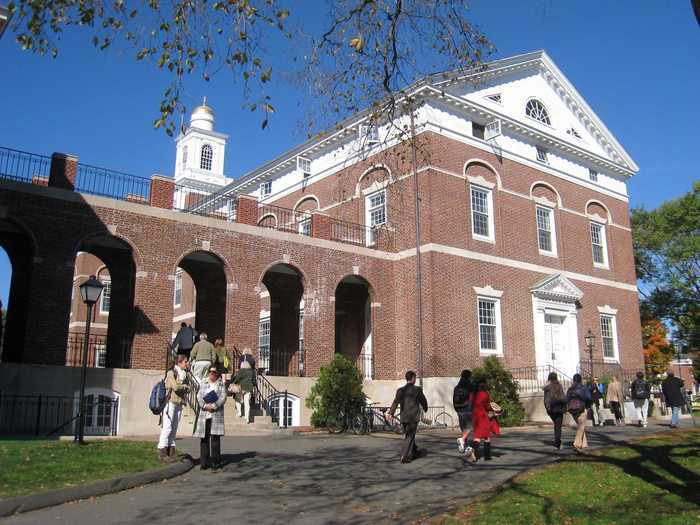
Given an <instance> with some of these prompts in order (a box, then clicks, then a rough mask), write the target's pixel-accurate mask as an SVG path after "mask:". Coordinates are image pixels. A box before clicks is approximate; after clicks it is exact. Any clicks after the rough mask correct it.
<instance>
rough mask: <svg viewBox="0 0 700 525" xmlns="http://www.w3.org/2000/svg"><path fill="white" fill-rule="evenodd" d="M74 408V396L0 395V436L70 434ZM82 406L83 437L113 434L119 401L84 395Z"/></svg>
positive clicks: (76, 404) (114, 432)
mask: <svg viewBox="0 0 700 525" xmlns="http://www.w3.org/2000/svg"><path fill="white" fill-rule="evenodd" d="M78 405H79V398H77V397H66V396H47V395H43V394H38V395H35V396H26V395H7V394H4V393H2V392H0V434H1V435H32V436H49V435H56V436H59V435H73V434H74V432H75V425H76V424H77V419H76V416H77V415H78ZM85 407H86V409H85V435H86V436H116V435H117V424H118V419H119V398H111V397H107V396H101V395H94V394H88V395H87V396H86V397H85Z"/></svg>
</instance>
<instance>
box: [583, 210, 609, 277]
mask: <svg viewBox="0 0 700 525" xmlns="http://www.w3.org/2000/svg"><path fill="white" fill-rule="evenodd" d="M594 224H595V225H596V226H600V232H599V234H598V235H599V237H600V242H601V244H600V246H601V248H602V250H603V262H602V263H601V262H597V261H596V260H595V256H594V255H593V246H594V244H593V231H592V230H591V226H592V225H594ZM588 230H589V236H590V240H591V258H592V260H593V266H594V267H595V268H601V269H604V270H608V269H610V258H609V254H608V239H607V232H606V230H605V224H602V223H600V222H598V221H593V220H592V221H590V223H589V225H588Z"/></svg>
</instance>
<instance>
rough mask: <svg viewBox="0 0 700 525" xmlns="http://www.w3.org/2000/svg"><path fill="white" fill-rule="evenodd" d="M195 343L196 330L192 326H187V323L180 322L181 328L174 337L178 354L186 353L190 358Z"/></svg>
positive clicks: (174, 346) (174, 345)
mask: <svg viewBox="0 0 700 525" xmlns="http://www.w3.org/2000/svg"><path fill="white" fill-rule="evenodd" d="M193 345H194V330H193V329H192V327H191V326H187V324H185V323H180V330H178V332H177V335H176V336H175V339H173V348H174V349H176V351H177V353H178V354H183V355H186V356H187V357H188V358H189V357H190V352H192V346H193Z"/></svg>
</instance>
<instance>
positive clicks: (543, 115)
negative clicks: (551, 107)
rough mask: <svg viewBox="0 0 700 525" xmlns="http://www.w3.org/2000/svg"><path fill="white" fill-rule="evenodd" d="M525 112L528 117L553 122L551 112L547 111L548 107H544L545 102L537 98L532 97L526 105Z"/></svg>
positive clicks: (548, 122)
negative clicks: (550, 117) (550, 116)
mask: <svg viewBox="0 0 700 525" xmlns="http://www.w3.org/2000/svg"><path fill="white" fill-rule="evenodd" d="M525 114H526V115H527V116H528V117H531V118H534V119H535V120H539V121H540V122H543V123H544V124H547V125H551V124H552V122H551V121H550V120H549V113H548V112H547V108H546V107H544V104H542V102H540V101H539V100H537V99H536V98H532V99H530V100H528V101H527V105H526V106H525Z"/></svg>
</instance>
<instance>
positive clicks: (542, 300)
mask: <svg viewBox="0 0 700 525" xmlns="http://www.w3.org/2000/svg"><path fill="white" fill-rule="evenodd" d="M547 315H557V316H561V317H564V318H565V320H564V322H563V323H562V332H561V335H562V338H563V342H564V344H565V345H566V347H565V350H564V352H562V354H561V356H557V357H561V359H557V360H556V362H555V363H552V358H551V355H547V323H546V316H547ZM532 329H533V335H534V339H533V340H534V343H535V364H536V365H537V366H546V365H550V364H554V366H555V367H556V368H558V369H559V370H561V372H563V373H565V374H566V375H568V376H569V377H572V376H573V375H574V374H575V373H576V367H577V365H578V363H579V357H580V349H579V343H578V310H577V308H576V302H575V301H571V300H564V299H563V298H561V299H560V298H557V297H555V296H547V295H538V294H537V292H536V291H535V290H533V292H532Z"/></svg>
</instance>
